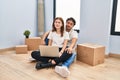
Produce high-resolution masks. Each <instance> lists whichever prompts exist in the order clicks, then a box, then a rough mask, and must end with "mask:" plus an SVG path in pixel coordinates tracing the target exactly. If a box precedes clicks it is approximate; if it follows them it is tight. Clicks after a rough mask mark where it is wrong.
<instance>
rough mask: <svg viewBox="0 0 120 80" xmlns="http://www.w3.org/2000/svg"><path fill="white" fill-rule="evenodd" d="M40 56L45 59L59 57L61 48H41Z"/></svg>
mask: <svg viewBox="0 0 120 80" xmlns="http://www.w3.org/2000/svg"><path fill="white" fill-rule="evenodd" d="M39 50H40V55H41V56H44V57H59V48H58V47H57V46H43V45H40V46H39Z"/></svg>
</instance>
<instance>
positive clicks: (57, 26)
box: [54, 19, 63, 29]
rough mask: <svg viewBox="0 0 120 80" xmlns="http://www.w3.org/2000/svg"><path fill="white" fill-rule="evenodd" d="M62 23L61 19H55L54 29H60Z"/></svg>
mask: <svg viewBox="0 0 120 80" xmlns="http://www.w3.org/2000/svg"><path fill="white" fill-rule="evenodd" d="M62 25H63V24H62V22H61V20H59V19H56V20H55V22H54V26H55V28H56V29H60V28H61V27H62Z"/></svg>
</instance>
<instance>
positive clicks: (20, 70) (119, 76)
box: [0, 51, 120, 80]
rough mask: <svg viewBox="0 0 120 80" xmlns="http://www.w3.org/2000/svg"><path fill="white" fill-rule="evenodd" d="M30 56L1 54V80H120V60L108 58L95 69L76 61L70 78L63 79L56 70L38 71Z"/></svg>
mask: <svg viewBox="0 0 120 80" xmlns="http://www.w3.org/2000/svg"><path fill="white" fill-rule="evenodd" d="M29 56H30V53H28V54H15V52H14V51H7V52H3V53H0V80H120V59H116V58H106V59H105V63H103V64H100V65H97V66H94V67H92V66H89V65H87V64H84V63H82V62H79V61H76V62H74V63H73V64H72V65H71V66H70V68H69V70H70V72H71V74H70V76H69V77H67V78H62V77H61V76H60V75H58V74H57V73H55V71H54V68H46V69H41V70H36V69H35V68H34V66H35V62H34V63H30V62H29V60H28V59H29Z"/></svg>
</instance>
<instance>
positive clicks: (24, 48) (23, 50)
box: [16, 45, 27, 54]
mask: <svg viewBox="0 0 120 80" xmlns="http://www.w3.org/2000/svg"><path fill="white" fill-rule="evenodd" d="M26 53H27V45H18V46H16V54H26Z"/></svg>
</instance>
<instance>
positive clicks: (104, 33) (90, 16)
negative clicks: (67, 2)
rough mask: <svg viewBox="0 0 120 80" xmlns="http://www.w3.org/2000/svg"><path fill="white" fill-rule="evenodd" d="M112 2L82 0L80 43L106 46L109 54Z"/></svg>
mask: <svg viewBox="0 0 120 80" xmlns="http://www.w3.org/2000/svg"><path fill="white" fill-rule="evenodd" d="M111 7H112V0H81V22H80V23H81V25H80V29H81V30H80V35H79V43H86V42H89V43H96V44H101V45H104V46H106V54H108V53H109V36H110V27H111V26H110V25H111V12H112V10H111Z"/></svg>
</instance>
